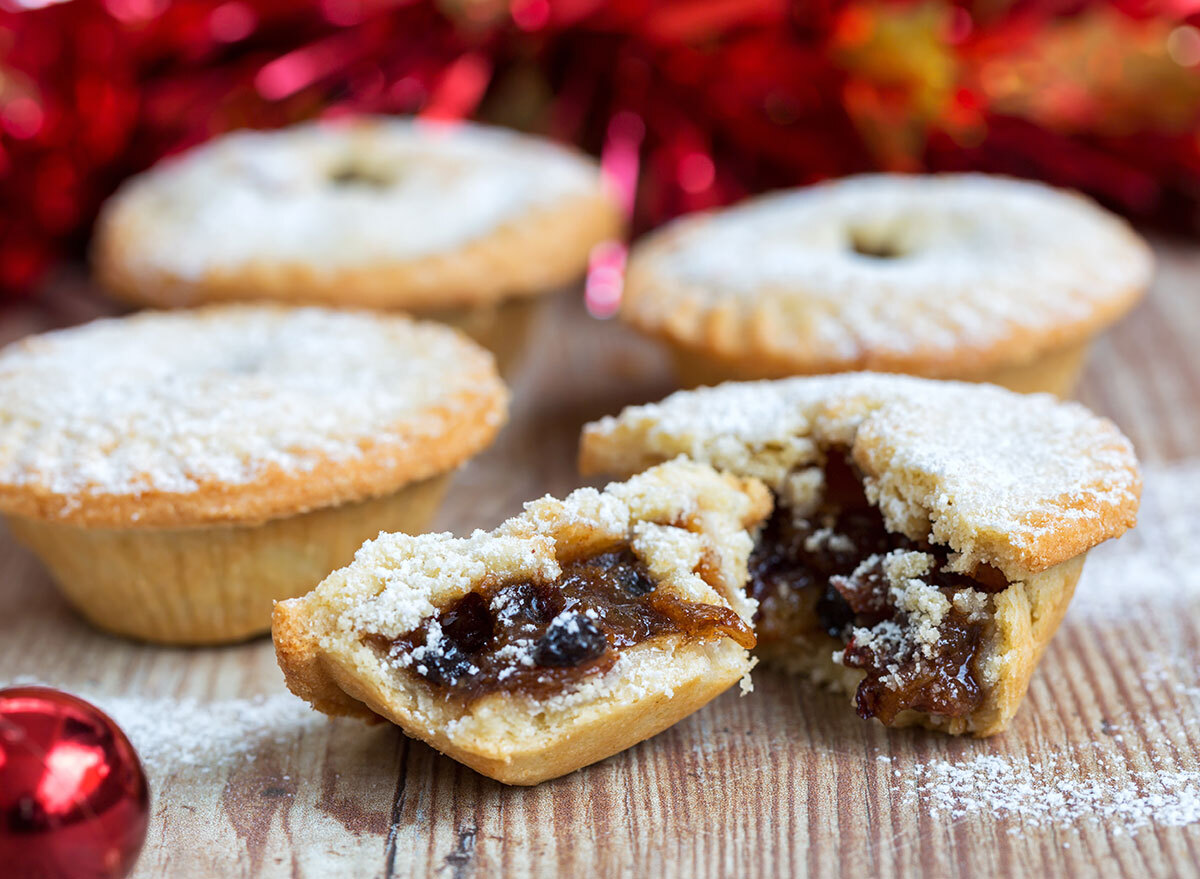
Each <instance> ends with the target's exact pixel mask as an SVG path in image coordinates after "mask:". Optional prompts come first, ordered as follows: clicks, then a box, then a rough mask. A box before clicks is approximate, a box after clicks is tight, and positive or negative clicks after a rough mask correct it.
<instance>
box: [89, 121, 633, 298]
mask: <svg viewBox="0 0 1200 879" xmlns="http://www.w3.org/2000/svg"><path fill="white" fill-rule="evenodd" d="M347 171H349V172H352V173H357V174H361V175H362V176H363V178H364V179H363V181H357V180H355V181H352V182H351V183H349V184H347V183H344V182H343V183H338V182H336V181H335V178H336V177H337V176H338V175H340V174H345V173H347ZM376 177H377V178H380V179H379V180H378V181H375V180H374V178H376ZM621 226H622V221H621V215H620V211H619V209H618V207H617V204H616V201H615V199H614V198H613V197H612V195H611V193H610V192H609V190H608V189H607V187H606V186H605V185H604V183H603V181H602V179H601V177H600V173H599V169H598V168H597V166H596V165H595V163H594V162H592V161H591V160H590V159H589V158H587V157H585V156H583V155H582V154H580V153H576V152H574V151H572V150H570V149H568V148H566V147H562V146H559V145H556V144H552V143H550V142H548V141H542V140H539V139H536V138H532V137H526V136H522V135H518V134H516V133H515V132H509V131H505V130H503V129H492V128H488V127H485V126H479V125H472V124H467V123H459V124H455V125H446V124H439V123H430V122H414V121H411V120H401V119H387V118H384V117H376V118H370V117H368V118H364V119H360V120H357V121H355V122H354V123H350V124H346V123H341V124H337V125H331V124H322V123H309V124H304V125H298V126H293V127H292V128H289V129H285V130H282V131H276V132H237V133H234V134H231V135H227V136H225V137H222V138H219V139H217V140H216V141H213V142H211V143H209V144H206V145H204V146H202V147H199V148H197V149H195V150H193V151H191V152H190V153H187V154H185V155H184V156H182V157H179V158H177V159H172V160H168V161H166V162H164V163H162V164H161V165H159V166H157V167H155V168H153V169H151V170H150V171H149V172H146V173H145V174H143V175H139V176H138V177H135V178H134V179H133V180H131V181H130V182H128V183H127V184H125V186H123V187H122V188H121V189H120V190H119V191H118V193H117V194H116V195H115V196H114V197H113V198H112V199H111V200H110V202H109V203H108V204H107V205H106V207H105V209H104V211H103V212H102V214H101V217H100V219H99V221H98V224H97V230H96V237H95V241H94V242H93V263H94V265H95V270H96V273H97V276H98V277H99V278H100V280H101V282H102V283H103V284H104V285H105V286H106V287H107V288H108V289H109V290H111V291H112V293H113V294H114V295H115V296H117V297H119V298H121V299H123V300H125V301H128V302H133V303H136V304H141V305H158V306H174V305H192V304H196V303H204V302H213V301H228V300H244V299H256V300H279V301H284V302H292V303H308V304H320V305H342V306H345V305H355V306H363V307H371V308H404V309H408V310H432V309H444V308H451V307H461V306H474V305H486V304H489V303H493V302H496V301H499V300H501V299H505V298H508V297H513V296H531V295H535V294H539V293H544V292H548V291H551V290H554V289H556V288H560V287H561V286H562V285H565V284H568V283H570V282H573V281H574V280H575V279H577V278H578V277H579V276H581V275H582V273H583V271H584V268H585V267H586V265H587V260H588V255H589V253H590V251H591V249H592V247H593V246H594V245H596V244H597V243H599V242H601V241H604V240H606V239H608V238H612V237H614V236H616V235H619V234H620V231H621ZM231 227H232V228H234V229H236V230H237V234H231V233H230V231H229V229H230V228H231Z"/></svg>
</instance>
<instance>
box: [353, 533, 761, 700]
mask: <svg viewBox="0 0 1200 879" xmlns="http://www.w3.org/2000/svg"><path fill="white" fill-rule="evenodd" d="M665 635H682V636H684V637H686V638H689V639H694V640H700V641H707V640H713V639H716V638H720V637H730V638H732V639H733V640H734V641H736V642H738V643H739V644H741V645H742V646H744V647H752V646H754V635H753V633H752V631H751V629H750V627H749V626H748V625H747V624H746V623H745V622H744V621H743V620H742V619H741V618H740V617H738V615H737V614H736V613H734V612H733V611H732V610H730V609H729V608H726V607H720V606H716V605H707V604H696V603H693V602H688V601H684V600H682V599H679V598H677V597H675V596H671V595H666V594H660V593H659V591H658V584H657V583H656V582H655V581H654V580H653V578H651V576H650V573H649V571H648V570H647V568H646V566H645V564H644V563H643V562H642V561H641V560H640V559H638V558H637V556H636V555H634V553H633V552H632V550H630V549H629V548H628V547H620V548H617V549H614V550H611V551H609V552H605V553H599V554H597V555H593V556H590V557H587V558H583V559H579V560H577V561H574V562H570V563H567V564H564V565H563V566H562V575H561V576H560V577H559V578H558V579H557V580H556V581H555V582H553V583H537V582H533V581H518V582H509V583H502V584H498V585H493V586H487V587H484V588H482V589H480V590H479V591H476V592H469V593H467V594H466V595H465V596H463V597H462V598H460V599H459V600H458V601H456V602H454V603H453V604H452V605H451V606H449V607H448V608H446V609H445V610H443V611H442V612H441V613H439V614H438V615H437V616H435V617H431V618H429V619H427V620H425V621H424V622H422V624H421V625H420V626H419V627H418V628H417V629H415V630H413V631H412V632H409V633H408V634H406V635H402V636H401V637H399V638H396V639H394V640H389V639H386V638H383V637H382V636H377V635H368V636H367V637H366V638H365V639H364V640H365V641H367V642H368V643H371V644H373V645H374V646H375V647H377V648H379V649H381V650H386V651H387V654H388V657H389V659H390V660H391V661H392V662H393V663H394V664H396V665H397V666H399V667H401V668H405V669H407V670H408V671H409V672H411V673H414V674H416V675H417V676H418V677H420V678H422V679H424V680H425V681H426V682H428V683H429V684H431V685H433V687H434V688H435V689H436V690H437V691H439V692H441V693H442V694H443V695H444V696H446V697H447V698H450V697H456V698H460V699H462V700H464V701H466V702H471V701H474V700H475V699H478V698H480V697H482V696H486V695H488V694H490V693H494V692H501V691H503V692H518V693H522V694H525V695H529V696H533V697H535V698H545V697H548V696H553V695H555V694H556V693H559V692H562V691H563V690H565V689H568V688H569V687H571V686H572V685H574V684H577V683H578V682H580V681H581V680H582V679H584V678H586V677H589V676H591V675H594V674H598V673H602V672H604V671H607V670H608V669H610V668H612V666H613V664H614V663H615V662H616V661H617V658H618V656H619V652H620V651H621V650H622V649H624V648H628V647H631V646H633V645H635V644H640V643H643V642H645V641H649V640H651V639H653V638H657V637H660V636H665Z"/></svg>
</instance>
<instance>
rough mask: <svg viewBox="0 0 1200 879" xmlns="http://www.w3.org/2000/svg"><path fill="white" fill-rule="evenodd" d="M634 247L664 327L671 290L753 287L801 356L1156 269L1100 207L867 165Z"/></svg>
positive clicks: (1067, 313) (958, 326)
mask: <svg viewBox="0 0 1200 879" xmlns="http://www.w3.org/2000/svg"><path fill="white" fill-rule="evenodd" d="M872 251H874V254H872V253H871V252H872ZM638 259H644V260H646V261H647V262H650V263H651V264H652V265H653V267H654V270H655V271H656V272H657V273H659V274H661V275H663V276H665V277H666V278H668V279H669V281H674V282H675V285H674V287H672V285H671V284H670V283H665V284H663V283H658V284H656V285H655V286H654V289H653V291H652V293H650V294H647V298H648V299H652V300H654V301H653V302H652V303H646V304H645V305H644V307H645V308H647V309H650V308H653V309H654V310H655V311H656V312H657V313H660V314H662V315H664V317H663V322H664V325H665V326H667V327H670V326H671V322H670V319H669V318H667V317H666V315H667V314H669V313H670V311H671V308H670V306H671V302H670V300H671V299H672V290H673V289H675V290H678V291H686V292H677V293H675V294H674V295H675V296H676V297H684V298H687V299H688V300H689V301H691V302H693V303H696V302H699V303H701V304H702V306H708V307H716V306H718V304H722V305H727V304H728V303H729V302H730V301H737V300H746V301H748V302H750V303H752V307H753V308H754V309H755V310H756V313H759V314H764V315H771V316H772V317H775V318H777V321H776V323H780V324H782V326H781V327H775V326H773V327H772V333H771V334H769V336H770V339H773V340H774V341H775V342H782V341H783V340H785V339H790V340H791V341H793V342H800V341H802V342H803V344H802V345H798V346H796V347H795V348H794V349H793V353H792V357H796V356H797V355H796V353H794V352H795V351H800V352H801V354H800V358H801V359H808V358H811V359H812V360H813V361H814V362H818V363H819V362H822V360H823V359H824V360H828V359H830V358H836V359H842V360H845V361H848V362H850V363H853V362H855V361H856V360H857V361H859V362H861V360H862V358H863V357H870V356H872V355H874V356H878V355H880V354H898V355H904V354H909V353H912V352H915V351H917V350H920V351H922V352H926V353H930V354H933V353H936V352H952V351H956V350H957V349H960V348H965V347H968V346H971V345H976V346H988V345H992V344H995V343H997V342H999V341H1001V340H1004V339H1007V338H1009V337H1010V336H1012V335H1013V334H1014V333H1018V332H1022V331H1023V332H1026V333H1030V332H1046V331H1048V330H1053V329H1054V328H1055V327H1058V326H1061V325H1064V324H1066V325H1070V324H1074V323H1080V322H1086V321H1087V320H1089V319H1090V317H1091V316H1092V314H1093V313H1094V312H1095V311H1096V310H1097V309H1098V308H1105V307H1108V306H1109V304H1110V303H1112V302H1114V301H1120V300H1122V299H1124V298H1127V297H1128V296H1129V293H1130V291H1132V290H1140V289H1144V288H1145V286H1146V285H1147V284H1148V282H1149V278H1150V271H1151V261H1150V254H1149V250H1148V249H1147V248H1146V247H1145V245H1144V244H1142V243H1141V242H1140V241H1138V239H1137V238H1136V236H1135V235H1133V233H1132V232H1131V231H1130V229H1129V227H1128V226H1127V225H1126V224H1125V223H1124V222H1123V221H1121V220H1120V219H1118V218H1117V217H1115V216H1113V215H1111V214H1108V213H1107V212H1105V211H1103V210H1101V209H1100V208H1098V207H1097V206H1096V205H1095V204H1093V203H1091V202H1088V201H1086V200H1084V199H1082V198H1077V197H1072V196H1070V195H1068V194H1066V193H1062V192H1058V191H1056V190H1054V189H1052V188H1050V187H1048V186H1044V185H1041V184H1037V183H1031V182H1026V181H1018V180H1012V179H1008V178H1002V177H989V176H986V175H979V174H960V175H939V176H934V177H928V176H925V177H919V176H903V175H883V174H875V175H862V176H859V177H851V178H847V179H844V180H840V181H835V182H833V183H829V184H825V185H820V186H813V187H807V188H804V189H798V190H790V191H785V192H781V193H776V194H771V195H767V196H764V197H760V198H756V199H752V200H750V201H748V202H746V203H744V204H742V205H738V206H735V207H733V208H731V209H728V210H725V211H723V212H720V213H717V214H715V215H712V216H710V217H705V218H702V219H701V220H699V221H688V220H684V221H683V222H682V223H681V224H680V226H678V227H677V228H676V229H675V230H674V232H672V233H668V235H666V236H664V237H663V238H662V239H659V240H658V241H656V242H655V243H652V244H650V245H648V246H647V247H645V248H643V250H642V253H640V254H635V262H636V260H638ZM635 292H636V291H635ZM659 299H663V300H667V301H665V302H662V301H658V300H659ZM636 304H637V307H638V308H639V309H641V308H643V303H642V302H641V301H638V302H637V303H636ZM693 307H695V305H693ZM794 315H795V317H793V316H794ZM799 315H802V317H800V316H799ZM776 335H778V338H776ZM758 343H759V342H758V341H757V339H756V344H758ZM773 347H774V346H773ZM781 350H782V349H781Z"/></svg>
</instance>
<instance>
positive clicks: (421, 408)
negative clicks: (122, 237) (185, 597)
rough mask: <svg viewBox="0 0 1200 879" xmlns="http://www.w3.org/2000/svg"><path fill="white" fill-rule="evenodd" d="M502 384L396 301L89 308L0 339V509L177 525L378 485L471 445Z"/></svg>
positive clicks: (502, 400) (396, 482)
mask: <svg viewBox="0 0 1200 879" xmlns="http://www.w3.org/2000/svg"><path fill="white" fill-rule="evenodd" d="M507 398H508V395H507V391H506V389H505V387H504V385H503V383H502V382H501V381H500V379H499V378H498V376H497V374H496V370H495V365H494V363H493V361H492V357H491V355H490V354H488V353H487V352H486V351H484V350H483V349H481V348H479V347H478V346H477V345H475V344H474V343H473V342H471V341H469V340H468V339H466V338H465V337H464V336H462V335H460V334H459V333H457V332H456V331H454V330H451V329H449V328H447V327H444V326H441V325H438V324H432V323H418V322H414V321H412V320H410V319H409V318H406V317H401V316H381V315H375V314H370V313H366V312H338V311H331V310H325V309H316V308H305V309H287V308H279V307H259V306H224V307H214V308H207V309H201V310H197V311H181V312H158V313H155V312H143V313H141V314H138V315H134V316H132V317H126V318H116V319H108V320H99V321H95V322H93V323H90V324H86V325H84V326H81V327H76V328H73V329H68V330H60V331H57V332H51V333H46V334H44V335H40V336H33V337H29V338H27V339H25V340H22V341H20V342H17V343H15V344H13V345H10V346H9V347H7V348H6V349H4V350H3V351H0V510H3V511H5V512H11V513H18V514H21V515H25V516H32V517H39V518H47V519H59V520H65V521H72V522H78V523H81V524H88V525H111V526H135V525H140V526H155V525H188V524H200V523H207V522H229V521H255V520H261V519H266V518H270V517H274V516H281V515H289V514H294V513H298V512H302V511H304V510H306V509H311V508H316V507H322V506H328V505H332V504H335V503H340V502H344V501H348V500H354V499H361V498H365V497H371V496H377V495H382V494H386V493H388V492H390V491H394V490H396V489H398V488H400V487H401V486H403V485H405V484H407V483H409V482H412V481H416V480H420V479H424V478H427V477H430V476H433V475H435V474H438V473H442V472H445V471H447V470H449V469H451V468H453V467H455V466H457V465H458V464H459V463H461V462H462V461H463V460H464V459H465V458H467V457H468V456H470V455H472V454H474V453H475V452H477V451H479V449H481V448H482V447H483V446H485V445H486V444H487V443H489V442H490V441H491V439H492V437H493V436H494V435H495V433H496V432H497V430H498V429H499V428H500V426H501V424H502V423H503V422H504V419H505V414H506V406H507Z"/></svg>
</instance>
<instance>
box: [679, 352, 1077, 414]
mask: <svg viewBox="0 0 1200 879" xmlns="http://www.w3.org/2000/svg"><path fill="white" fill-rule="evenodd" d="M1091 344H1092V340H1091V339H1085V340H1084V341H1082V342H1074V343H1071V344H1069V345H1063V346H1060V347H1057V348H1053V349H1051V350H1049V351H1046V352H1044V353H1042V354H1040V355H1039V356H1037V357H1035V358H1034V359H1033V360H1030V361H1028V362H1025V363H1019V364H1015V365H1011V366H1002V367H997V368H994V369H989V370H986V371H983V372H973V371H966V372H961V371H960V372H949V373H946V374H939V375H937V376H928V377H930V378H943V379H957V380H959V381H969V382H987V383H988V384H994V385H1000V386H1001V387H1004V388H1008V389H1009V390H1010V391H1017V392H1018V393H1021V394H1032V393H1039V392H1044V393H1048V394H1054V395H1055V396H1056V397H1060V398H1063V399H1066V398H1068V397H1070V396H1071V394H1072V393H1073V392H1074V390H1075V386H1076V384H1077V383H1078V381H1079V377H1080V376H1081V375H1082V374H1083V368H1084V366H1085V365H1086V363H1087V356H1088V352H1089V350H1090V349H1091ZM671 349H672V356H673V359H674V363H675V373H676V376H677V378H678V380H679V384H680V386H681V387H685V388H697V387H703V386H708V385H718V384H721V383H722V382H726V381H750V380H756V379H776V378H786V377H788V376H791V375H798V374H800V373H796V372H794V371H792V370H791V369H790V368H788V367H786V366H781V365H780V364H778V363H773V362H770V361H768V360H757V359H756V360H730V359H725V358H722V357H718V356H716V355H713V354H709V353H697V352H696V351H695V350H693V349H690V348H685V347H683V346H680V345H677V344H672V345H671Z"/></svg>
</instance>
